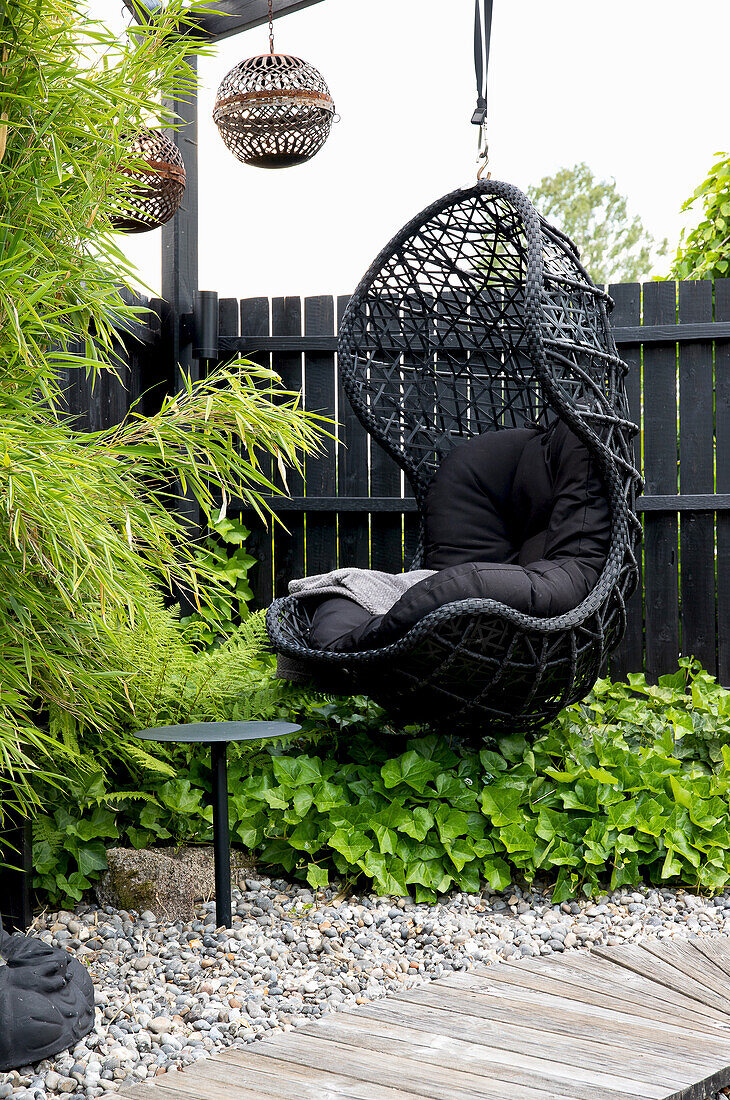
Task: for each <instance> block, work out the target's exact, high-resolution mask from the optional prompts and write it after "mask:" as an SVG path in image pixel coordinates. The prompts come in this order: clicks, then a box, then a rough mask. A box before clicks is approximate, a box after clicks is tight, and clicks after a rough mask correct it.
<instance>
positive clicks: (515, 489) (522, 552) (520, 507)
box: [310, 422, 610, 651]
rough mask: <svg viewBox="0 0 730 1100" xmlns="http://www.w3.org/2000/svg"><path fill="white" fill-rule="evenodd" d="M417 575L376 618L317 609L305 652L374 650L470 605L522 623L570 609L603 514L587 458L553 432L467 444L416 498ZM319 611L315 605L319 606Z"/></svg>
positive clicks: (558, 429) (600, 557)
mask: <svg viewBox="0 0 730 1100" xmlns="http://www.w3.org/2000/svg"><path fill="white" fill-rule="evenodd" d="M425 525H426V553H425V560H424V568H426V569H435V570H437V573H436V574H435V575H434V576H433V577H428V578H426V579H425V580H423V581H421V582H420V583H419V584H417V585H414V586H413V588H411V589H409V591H408V592H406V594H405V595H404V596H402V597H401V599H400V600H399V601H398V603H396V604H395V606H394V607H393V608H391V610H390V611H388V612H387V614H385V615H377V616H375V615H370V614H369V613H368V612H367V611H364V610H363V609H362V608H360V607H358V606H357V605H352V606H351V607H343V606H342V605H343V604H352V601H348V600H337V601H331V600H326V601H324V602H323V603H322V604H321V605H320V606H319V607H318V608H317V611H316V612H315V614H314V618H313V623H312V631H311V635H310V644H311V645H313V646H314V647H315V648H321V649H335V650H340V651H343V650H344V651H346V650H355V649H370V648H379V647H380V646H383V645H386V644H388V643H389V642H391V641H394V640H395V639H396V638H398V637H401V636H402V635H403V634H404V633H406V632H407V631H408V630H409V629H410V628H411V627H412V626H413V625H414V624H415V623H417V622H418V621H419V620H420V619H422V618H423V617H424V616H425V615H427V614H429V612H431V611H433V610H435V609H436V608H438V607H441V606H443V605H444V604H447V603H452V602H455V601H458V600H464V599H469V598H471V597H480V598H484V599H493V600H496V601H498V602H499V603H502V604H506V605H507V606H509V607H513V608H515V610H517V611H522V612H524V613H526V614H529V615H536V616H541V617H550V616H554V615H561V614H563V613H564V612H566V611H569V610H570V609H571V608H573V607H576V606H577V605H578V604H579V603H580V602H581V601H582V600H583V599H584V598H585V597H586V596H587V595H588V593H589V592H590V591H591V589H592V588H593V586H594V585H595V583H596V581H597V579H598V576H599V574H600V571H601V569H602V568H603V565H604V563H605V560H606V555H607V553H608V546H609V541H610V512H609V507H608V502H607V500H606V497H605V494H604V491H603V487H602V485H601V481H600V478H599V476H598V472H597V469H596V463H595V460H594V459H593V458H592V456H591V455H590V453H589V452H588V450H587V449H586V448H585V446H584V445H583V444H582V443H581V442H580V441H579V440H578V439H577V437H576V436H575V435H573V433H572V432H571V431H570V430H569V429H568V428H567V427H566V426H565V425H564V424H562V423H560V422H558V423H556V424H554V425H553V426H552V427H551V428H550V429H549V430H548V431H547V432H539V431H536V430H531V429H527V428H524V429H523V428H512V429H505V430H503V431H500V432H490V433H487V434H486V435H482V436H475V437H474V438H472V439H470V440H469V442H468V443H465V444H463V445H461V446H458V447H456V448H455V449H454V450H453V451H452V452H451V454H449V455H448V457H447V458H446V459H444V461H443V463H442V464H441V467H440V468H439V471H438V473H437V475H436V477H435V479H434V481H433V484H432V486H431V489H430V491H429V493H428V496H427V499H426V507H425ZM328 604H329V605H330V606H327V605H328Z"/></svg>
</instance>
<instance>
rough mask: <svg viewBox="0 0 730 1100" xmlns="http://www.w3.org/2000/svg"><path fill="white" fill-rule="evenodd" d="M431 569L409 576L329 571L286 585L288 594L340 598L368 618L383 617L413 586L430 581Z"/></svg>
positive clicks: (365, 570)
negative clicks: (354, 605) (366, 612)
mask: <svg viewBox="0 0 730 1100" xmlns="http://www.w3.org/2000/svg"><path fill="white" fill-rule="evenodd" d="M434 572H435V570H434V569H413V570H411V572H410V573H381V572H380V571H379V570H377V569H355V568H350V569H333V570H332V572H330V573H319V574H317V576H314V577H303V578H302V579H301V580H298V581H289V594H290V595H291V596H296V597H297V598H298V599H304V598H306V597H308V596H344V597H346V598H347V599H350V600H354V601H355V603H359V604H360V607H364V608H365V610H366V611H369V612H370V614H371V615H384V614H385V613H386V611H390V609H391V607H393V605H394V604H396V603H398V600H399V599H400V598H401V596H402V595H404V593H406V592H407V591H408V589H409V588H412V587H413V585H414V584H418V582H419V581H423V580H425V579H426V577H432V576H433V574H434Z"/></svg>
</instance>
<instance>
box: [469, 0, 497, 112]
mask: <svg viewBox="0 0 730 1100" xmlns="http://www.w3.org/2000/svg"><path fill="white" fill-rule="evenodd" d="M492 4H493V0H475V4H474V69H475V71H476V77H477V106H476V110H475V111H474V114H473V115H472V116H471V120H472V122H473V123H474V125H475V126H483V125H484V123H485V122H486V121H487V74H488V71H489V40H490V38H491V36H492ZM482 6H483V7H484V30H483V32H482V11H481V9H482Z"/></svg>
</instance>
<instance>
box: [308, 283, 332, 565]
mask: <svg viewBox="0 0 730 1100" xmlns="http://www.w3.org/2000/svg"><path fill="white" fill-rule="evenodd" d="M334 325H335V307H334V301H333V299H332V297H331V296H330V295H320V296H317V297H312V298H305V300H304V335H305V336H331V335H332V334H333V332H334ZM304 392H305V395H306V397H305V408H306V409H307V410H308V411H309V412H312V413H317V414H319V415H321V416H326V417H328V418H329V419H330V420H332V421H334V419H335V357H334V354H333V353H332V352H329V351H325V352H307V354H306V355H305V356H304ZM327 429H328V431H330V432H333V431H334V423H333V424H332V425H327ZM336 446H337V444H336V441H335V440H334V439H329V438H324V439H323V440H322V451H321V453H320V454H318V455H313V456H311V457H310V458H308V459H307V463H306V468H305V473H304V480H305V485H306V491H307V495H308V496H329V497H331V496H334V495H335V488H336V482H337V479H336V470H335V447H336ZM336 568H337V514H336V513H335V512H314V513H312V515H309V516H307V527H306V569H307V575H308V576H312V575H314V574H315V573H327V572H329V570H330V569H336Z"/></svg>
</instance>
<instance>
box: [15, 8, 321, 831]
mask: <svg viewBox="0 0 730 1100" xmlns="http://www.w3.org/2000/svg"><path fill="white" fill-rule="evenodd" d="M192 12H193V9H192V8H191V7H190V6H189V5H188V4H186V3H185V0H169V3H166V4H165V5H162V6H161V8H160V11H159V12H158V14H157V15H156V16H155V18H154V19H153V20H152V21H151V22H150V23H148V24H147V25H145V26H142V27H137V26H134V27H133V29H131V30H130V31H128V32H127V34H126V36H124V37H122V39H121V40H118V39H117V38H116V37H115V36H114V35H112V34H111V32H110V31H109V30H108V29H107V28H105V27H104V26H102V25H97V24H94V23H91V22H90V21H89V19H88V16H87V13H86V11H85V6H84V5H83V3H82V2H81V0H13V3H4V4H0V591H1V592H2V600H1V601H0V657H1V661H2V664H1V665H0V775H2V779H3V783H4V784H5V785H6V786H5V793H7V786H8V784H9V785H10V789H11V790H13V791H14V795H15V798H16V799H17V800H19V801H20V802H22V803H25V804H26V805H27V804H32V803H33V801H34V798H35V796H34V793H33V787H32V785H31V782H30V776H31V773H32V769H33V768H34V767H39V766H43V765H44V760H43V755H44V750H46V749H47V750H48V751H49V752H52V756H53V763H54V765H55V766H58V765H59V764H62V763H63V760H64V759H67V760H68V759H70V758H71V757H72V756H73V755H74V753H76V748H77V746H75V745H74V743H73V740H72V739H67V740H66V741H64V740H63V738H62V737H60V736H59V735H58V731H59V730H61V729H64V728H65V729H71V728H73V729H74V730H76V731H77V733H79V734H80V735H82V736H83V734H84V731H85V730H86V731H96V732H97V733H98V734H102V733H104V734H106V735H108V737H109V739H110V741H113V739H114V737H115V736H116V734H115V732H114V731H116V730H118V729H119V728H120V727H121V726H123V725H124V723H125V722H127V723H129V720H130V714H131V711H130V707H131V701H132V699H134V697H135V688H134V683H135V675H136V674H137V672H138V671H139V669H138V667H137V665H135V661H134V659H133V658H132V657H130V653H132V654H133V653H134V649H133V648H132V649H130V647H127V648H126V649H125V648H124V647H120V645H119V644H118V640H119V638H120V637H124V636H126V635H128V634H129V633H130V631H143V632H144V631H145V630H146V631H147V636H148V638H149V639H154V635H155V630H156V629H159V615H160V604H159V599H160V597H159V593H160V592H167V595H168V599H169V596H170V593H174V592H179V591H180V590H181V589H182V590H184V591H187V592H188V593H190V595H191V598H192V600H193V601H201V600H202V601H204V600H205V599H206V598H211V597H212V596H215V594H216V583H218V584H219V588H218V591H219V592H224V591H225V589H224V588H221V587H220V582H216V578H215V571H214V570H211V569H208V568H207V567H206V565H205V562H204V560H203V559H199V558H197V557H196V555H195V547H194V546H192V545H190V538H189V532H188V531H187V530H186V529H185V527H184V526H183V524H182V522H181V521H180V520H179V519H177V518H176V516H175V513H174V510H173V508H172V507H171V505H173V506H174V504H175V500H174V491H173V488H172V486H174V485H176V484H181V485H182V487H183V490H184V491H185V492H192V493H193V494H194V495H195V496H196V497H197V499H198V500H199V501H200V503H201V505H202V507H203V509H204V510H205V511H206V512H207V513H208V514H210V513H211V510H212V509H213V506H214V498H216V497H217V495H219V494H223V499H224V500H225V499H226V494H228V496H243V497H244V498H246V499H248V501H249V502H250V503H252V504H253V505H254V506H255V507H257V508H258V509H259V510H261V508H262V504H261V498H262V495H263V494H268V493H270V492H272V491H275V490H274V489H273V486H272V485H271V484H270V482H269V480H268V479H267V477H266V476H265V474H264V473H263V471H262V469H261V466H260V464H259V462H258V459H257V454H258V453H259V450H260V449H261V450H263V451H268V452H269V453H271V454H273V455H275V456H276V458H277V460H278V462H279V463H280V464H281V465H283V464H284V463H291V464H294V465H295V466H297V467H299V466H300V464H301V457H302V455H303V454H304V453H306V452H307V451H310V450H312V449H313V448H315V447H316V441H317V438H318V429H317V427H316V426H315V424H314V422H313V420H312V418H309V417H307V416H306V415H305V414H304V413H303V412H302V411H301V409H300V408H299V397H298V395H296V394H290V393H285V392H284V391H282V390H281V387H280V384H279V381H278V379H277V378H276V377H275V376H274V375H273V374H272V373H271V372H269V371H267V370H264V369H262V368H259V367H255V366H252V365H251V364H247V363H245V362H236V363H233V364H232V365H229V366H228V367H226V368H225V369H223V370H221V371H220V372H218V373H216V374H214V375H212V376H211V377H209V378H208V379H206V380H205V381H203V382H200V383H195V384H194V383H192V382H189V381H186V380H184V379H183V380H182V382H181V392H180V393H178V394H176V395H173V396H170V397H168V398H167V399H166V400H165V402H164V404H163V406H162V408H161V410H160V411H159V412H158V413H157V414H156V415H155V416H152V417H151V418H145V417H143V416H142V415H140V413H139V411H138V410H135V409H133V410H132V411H131V413H130V414H129V416H128V417H127V418H126V420H125V421H124V422H123V423H122V424H121V425H119V426H118V427H116V428H114V429H112V430H109V431H104V432H97V433H94V434H89V435H81V434H79V433H78V432H76V431H75V430H74V426H73V424H71V423H69V422H68V420H67V419H64V414H63V400H62V398H63V395H62V394H61V392H60V385H59V378H60V377H61V371H62V370H66V371H67V370H68V369H69V368H70V369H72V370H83V371H86V372H88V373H90V374H91V375H93V376H98V375H99V374H100V372H102V371H109V370H113V369H114V366H113V357H112V350H111V348H112V329H113V327H114V325H117V324H119V323H122V324H124V323H125V319H132V318H133V317H134V309H133V308H132V307H129V306H127V305H125V303H124V301H123V300H122V298H121V296H120V293H119V290H118V287H119V284H120V283H123V282H124V281H125V280H126V281H129V279H130V277H131V275H132V274H133V273H132V271H131V270H130V266H129V263H128V262H127V260H126V258H125V256H124V254H123V252H122V251H121V250H120V248H119V245H118V244H117V242H116V241H115V238H114V234H113V229H112V224H111V221H110V218H111V216H112V215H113V213H114V211H115V209H119V207H120V205H121V206H122V207H123V206H124V196H125V193H126V191H127V190H128V189H129V187H130V179H129V175H128V173H127V172H125V170H124V169H125V168H128V167H129V165H130V161H129V156H128V149H129V144H130V135H133V134H134V133H135V132H136V131H137V130H138V129H139V128H140V127H142V126H160V125H168V124H169V123H170V121H171V120H170V118H169V116H168V113H167V111H166V110H165V108H164V107H163V106H162V104H163V103H164V102H165V100H166V99H169V98H170V97H171V96H172V95H173V94H174V93H176V92H177V93H180V92H182V91H184V90H185V88H186V87H189V76H188V77H186V75H185V74H186V72H187V73H188V74H189V73H190V69H189V67H188V66H186V65H185V63H184V62H185V57H186V56H187V55H188V54H189V53H190V51H191V50H194V49H195V48H196V46H195V39H194V36H191V35H189V34H187V33H186V25H187V23H188V22H189V20H190V17H191V13H192ZM79 338H80V339H81V340H83V341H85V351H84V354H83V355H80V356H79V355H74V354H72V350H71V349H72V348H73V346H74V342H75V341H77V340H78V339H79ZM272 397H274V400H272ZM240 440H242V441H243V442H242V446H241V445H240V444H239V441H240ZM221 518H222V517H221ZM145 675H148V674H147V673H146V672H145ZM51 721H52V722H53V727H54V728H53V733H52V734H49V727H50V723H51ZM82 748H83V746H82ZM48 762H50V761H49V758H48V756H46V763H48ZM8 804H9V802H8V799H7V798H5V799H4V800H3V801H0V819H1V817H2V811H3V809H4V808H7V806H8Z"/></svg>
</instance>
